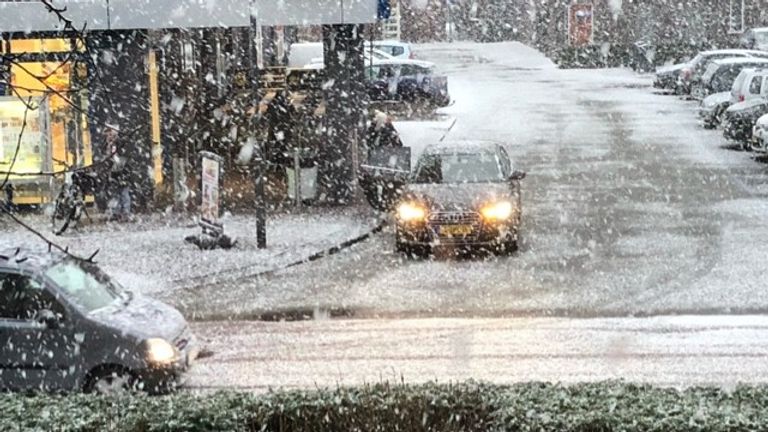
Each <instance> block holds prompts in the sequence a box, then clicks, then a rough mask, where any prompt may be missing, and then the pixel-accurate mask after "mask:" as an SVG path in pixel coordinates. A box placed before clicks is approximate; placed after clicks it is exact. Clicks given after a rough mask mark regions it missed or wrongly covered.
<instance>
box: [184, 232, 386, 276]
mask: <svg viewBox="0 0 768 432" xmlns="http://www.w3.org/2000/svg"><path fill="white" fill-rule="evenodd" d="M387 223H388V222H387V220H386V219H381V220H380V221H379V223H378V224H376V226H374V227H373V228H372V229H370V230H368V231H367V232H365V233H364V234H361V235H359V236H357V237H354V238H351V239H349V240H345V241H343V242H341V243H339V244H337V245H334V246H331V247H329V248H327V249H324V250H321V251H319V252H315V253H313V254H311V255H309V256H308V257H306V258H301V259H298V260H296V261H293V262H290V263H288V264H286V265H283V266H280V267H278V268H273V269H269V270H262V271H258V272H255V273H248V274H244V275H240V276H237V277H236V278H234V279H228V280H226V282H238V281H242V280H244V279H250V278H257V277H263V276H268V275H271V274H274V273H277V272H280V271H283V270H286V269H289V268H292V267H297V266H300V265H302V264H306V263H310V262H313V261H317V260H320V259H322V258H325V257H328V256H332V255H336V254H337V253H339V252H341V251H343V250H345V249H348V248H350V247H352V246H354V245H356V244H358V243H361V242H364V241H365V240H368V239H369V238H371V236H373V235H375V234H378V233H380V232H381V231H382V230H383V229H384V227H385V226H387ZM237 270H238V269H230V270H227V271H222V272H219V273H215V274H213V275H205V276H203V277H202V278H201V279H207V278H211V277H215V276H223V275H226V274H227V273H232V272H235V271H237ZM221 282H225V281H221ZM211 283H215V282H203V283H196V284H194V285H189V286H184V287H181V289H183V290H187V291H194V290H195V289H197V288H200V287H203V286H205V285H209V284H211Z"/></svg>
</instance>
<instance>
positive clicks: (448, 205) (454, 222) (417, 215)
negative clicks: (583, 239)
mask: <svg viewBox="0 0 768 432" xmlns="http://www.w3.org/2000/svg"><path fill="white" fill-rule="evenodd" d="M524 177H525V173H524V172H522V171H516V170H514V169H513V165H512V161H511V160H510V158H509V155H508V154H507V152H506V150H504V148H503V147H502V146H501V145H498V144H495V143H476V142H461V143H451V144H442V145H436V146H430V147H427V148H426V149H425V150H424V152H423V154H422V155H421V156H420V158H419V160H418V162H417V165H416V169H415V170H414V173H413V175H412V176H411V181H410V182H409V183H408V185H407V186H405V189H404V191H403V194H402V197H401V199H400V201H399V203H398V205H397V207H396V215H395V218H396V232H395V239H396V240H395V241H396V248H397V250H398V251H399V252H404V253H408V254H413V255H425V254H427V253H429V252H430V250H431V249H432V248H433V247H444V246H445V247H457V248H468V247H481V248H484V249H489V250H494V251H502V252H503V251H514V250H516V249H517V243H518V239H519V233H520V221H521V215H522V207H521V201H520V180H522V179H523V178H524Z"/></svg>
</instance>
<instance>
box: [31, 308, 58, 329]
mask: <svg viewBox="0 0 768 432" xmlns="http://www.w3.org/2000/svg"><path fill="white" fill-rule="evenodd" d="M37 322H39V323H41V324H44V325H45V327H46V328H48V329H49V330H56V329H58V328H59V326H60V325H61V319H60V318H59V317H58V316H57V315H56V314H55V313H54V312H53V311H52V310H49V309H43V310H41V311H39V312H38V313H37Z"/></svg>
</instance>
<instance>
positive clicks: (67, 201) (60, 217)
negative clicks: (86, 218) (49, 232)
mask: <svg viewBox="0 0 768 432" xmlns="http://www.w3.org/2000/svg"><path fill="white" fill-rule="evenodd" d="M74 215H75V205H74V202H73V200H72V196H71V194H70V193H68V191H67V190H66V188H62V190H61V192H59V196H58V197H56V202H55V204H54V208H53V215H52V216H51V228H52V229H53V233H54V234H55V235H60V234H61V233H63V232H64V231H66V230H67V227H69V222H70V221H71V220H72V218H73V216H74Z"/></svg>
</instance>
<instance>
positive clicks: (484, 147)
mask: <svg viewBox="0 0 768 432" xmlns="http://www.w3.org/2000/svg"><path fill="white" fill-rule="evenodd" d="M500 147H501V145H499V144H498V143H495V142H488V141H449V142H445V143H440V144H431V145H429V146H427V148H425V149H424V154H425V155H442V154H452V153H495V152H497V151H498V150H499V148H500Z"/></svg>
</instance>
